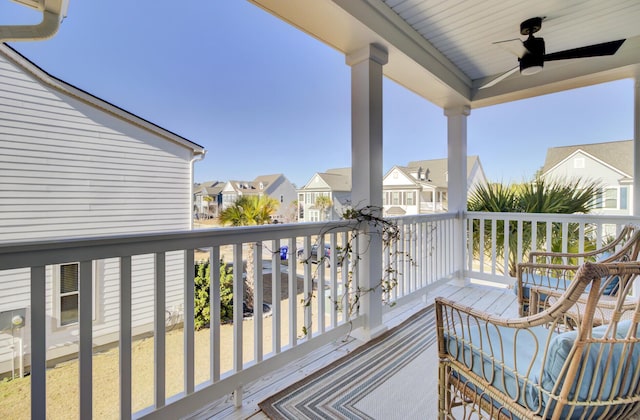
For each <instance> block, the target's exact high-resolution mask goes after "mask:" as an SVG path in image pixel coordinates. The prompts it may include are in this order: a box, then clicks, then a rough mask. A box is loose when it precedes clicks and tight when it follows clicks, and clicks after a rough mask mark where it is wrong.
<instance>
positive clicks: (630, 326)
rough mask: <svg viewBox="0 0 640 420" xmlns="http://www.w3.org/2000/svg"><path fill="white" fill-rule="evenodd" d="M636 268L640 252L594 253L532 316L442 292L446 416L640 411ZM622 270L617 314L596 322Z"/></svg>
mask: <svg viewBox="0 0 640 420" xmlns="http://www.w3.org/2000/svg"><path fill="white" fill-rule="evenodd" d="M638 275H640V263H638V262H624V263H589V262H587V263H585V264H583V265H582V266H580V268H579V269H578V270H577V273H576V276H575V278H574V279H573V280H572V281H571V282H570V283H569V285H568V287H567V289H566V290H565V292H564V293H563V294H562V296H561V297H559V298H558V299H557V301H555V302H554V304H553V305H552V306H550V307H548V308H546V309H545V310H544V311H542V312H540V313H538V314H535V315H531V316H528V317H525V318H514V319H505V318H501V317H499V316H496V315H492V314H490V313H485V312H482V311H477V310H474V309H473V308H470V307H466V306H463V305H459V304H456V303H455V302H452V301H449V300H447V299H443V298H437V299H436V318H437V333H438V352H439V357H440V362H439V406H438V411H439V418H440V419H453V418H455V419H469V418H473V419H477V418H497V419H516V418H518V419H525V418H526V419H569V418H570V419H574V418H580V419H582V418H589V419H592V418H597V419H628V418H633V417H632V416H634V415H638V413H640V327H639V323H640V303H638V302H636V304H635V305H634V306H633V307H632V308H630V307H629V306H627V305H625V301H624V297H625V296H627V295H628V294H629V292H630V291H631V290H632V287H633V283H634V281H635V279H636V278H637V277H638ZM616 276H617V277H620V279H621V281H620V284H621V289H622V290H621V293H619V295H618V298H617V299H618V300H617V303H616V304H615V305H614V309H613V313H612V321H611V323H610V324H607V325H601V326H598V327H594V326H593V322H592V321H593V316H594V312H595V309H596V306H597V303H598V300H599V299H600V298H602V296H603V295H604V289H605V287H606V285H607V284H608V282H609V281H610V280H611V279H612V278H613V277H616ZM622 285H624V286H622ZM587 288H588V289H589V292H588V302H587V304H586V307H585V310H584V311H582V312H581V313H582V316H581V317H579V318H576V320H575V322H576V325H575V326H574V327H575V329H574V330H571V331H567V330H566V323H565V314H566V313H567V312H570V311H571V310H572V308H574V306H575V305H576V304H577V303H578V301H579V299H580V298H581V297H582V296H583V293H584V292H585V290H586V289H587ZM627 312H629V313H627ZM623 318H626V319H624V320H623Z"/></svg>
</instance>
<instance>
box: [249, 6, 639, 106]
mask: <svg viewBox="0 0 640 420" xmlns="http://www.w3.org/2000/svg"><path fill="white" fill-rule="evenodd" d="M249 1H251V2H253V3H255V4H256V5H258V6H260V7H262V8H264V9H265V10H267V11H269V12H270V13H272V14H274V15H276V16H278V17H279V18H281V19H283V20H285V21H287V22H289V23H290V24H292V25H294V26H296V27H298V28H300V29H301V30H303V31H305V32H307V33H309V34H310V35H312V36H314V37H316V38H317V39H319V40H320V41H322V42H324V43H326V44H328V45H330V46H332V47H334V48H336V49H337V50H339V51H341V52H343V53H345V54H348V53H351V52H353V51H357V50H358V49H360V48H362V47H363V46H365V45H368V44H369V43H378V44H380V45H383V46H385V47H386V48H387V49H388V51H389V63H388V64H387V65H385V66H384V72H385V75H386V76H387V77H389V78H390V79H392V80H394V81H396V82H398V83H399V84H401V85H403V86H405V87H406V88H408V89H410V90H412V91H414V92H416V93H417V94H419V95H420V96H423V97H424V98H426V99H427V100H429V101H431V102H433V103H435V104H436V105H438V106H441V107H451V106H458V105H470V106H471V107H473V108H477V107H482V106H487V105H493V104H498V103H504V102H509V101H513V100H517V99H523V98H528V97H532V96H538V95H542V94H547V93H553V92H558V91H562V90H567V89H573V88H577V87H582V86H588V85H592V84H597V83H603V82H607V81H612V80H618V79H622V78H628V77H634V76H635V75H636V74H637V73H638V72H640V70H639V69H640V25H638V22H640V2H638V1H637V0H564V1H557V0H539V1H530V0H509V1H504V0H483V1H475V0H447V1H443V0H296V1H281V0H249ZM536 16H545V17H546V19H545V20H544V22H543V24H542V30H541V31H540V32H539V33H537V34H536V36H538V37H542V38H544V39H545V42H546V49H547V53H552V52H556V51H562V50H566V49H571V48H576V47H581V46H585V45H591V44H597V43H601V42H606V41H612V40H616V39H621V38H626V42H625V43H624V44H623V45H622V47H621V48H620V49H619V50H618V52H617V54H615V55H614V56H609V57H595V58H581V59H573V60H562V61H553V62H548V63H545V66H544V70H543V71H542V72H541V73H538V74H535V75H532V76H521V75H520V74H519V72H516V73H515V74H513V75H512V76H510V77H509V78H507V79H505V80H503V81H502V82H500V83H498V84H496V85H494V86H492V87H490V88H486V89H481V90H479V89H478V87H479V86H482V85H484V84H485V83H487V82H488V81H490V80H493V79H494V78H495V77H498V76H499V75H501V74H502V73H504V72H506V71H507V70H509V69H511V68H513V67H515V66H516V65H517V64H518V61H517V58H516V57H515V56H514V55H512V54H511V53H509V52H507V51H505V50H504V49H502V48H500V47H498V46H496V45H494V44H493V42H495V41H501V40H508V39H514V38H520V39H524V36H521V35H520V33H519V32H520V22H522V21H524V20H526V19H528V18H531V17H536Z"/></svg>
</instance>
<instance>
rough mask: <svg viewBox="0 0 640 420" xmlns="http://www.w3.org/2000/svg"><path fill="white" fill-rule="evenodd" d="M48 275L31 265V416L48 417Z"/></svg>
mask: <svg viewBox="0 0 640 420" xmlns="http://www.w3.org/2000/svg"><path fill="white" fill-rule="evenodd" d="M46 284H47V283H46V275H45V267H44V266H34V267H31V376H30V379H31V418H32V419H39V420H44V419H46V418H47V363H46V360H47V342H46V341H47V329H46V325H47V322H46V315H47V309H46V308H47V305H46Z"/></svg>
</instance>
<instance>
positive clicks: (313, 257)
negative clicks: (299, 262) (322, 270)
mask: <svg viewBox="0 0 640 420" xmlns="http://www.w3.org/2000/svg"><path fill="white" fill-rule="evenodd" d="M336 249H337V254H336V259H337V261H338V262H337V264H338V265H340V264H341V263H342V250H341V249H340V247H337V248H336ZM297 254H298V259H301V258H304V248H298V251H297ZM330 257H331V245H329V244H324V260H325V261H326V262H327V265H329V258H330ZM320 259H321V260H322V257H320ZM309 261H311V262H312V263H313V264H317V263H318V244H313V245H312V246H311V252H310V255H309Z"/></svg>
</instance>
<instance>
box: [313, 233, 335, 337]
mask: <svg viewBox="0 0 640 420" xmlns="http://www.w3.org/2000/svg"><path fill="white" fill-rule="evenodd" d="M318 243H319V244H321V245H322V248H320V247H318V252H320V249H322V255H323V256H324V235H320V236H318ZM329 249H330V251H329V258H328V259H327V260H324V259H323V260H322V262H319V263H318V280H317V283H316V284H317V287H316V301H317V302H318V314H317V315H318V316H317V318H318V327H317V331H318V332H319V333H320V334H322V333H324V310H325V309H324V307H325V305H324V303H325V302H324V299H325V290H324V277H325V270H324V268H325V264H327V263H328V264H329V265H330V266H331V259H332V258H333V259H334V261H335V253H336V250H335V248H331V247H329ZM311 289H312V290H313V284H312V285H311ZM312 293H313V292H312ZM309 308H310V309H311V305H309Z"/></svg>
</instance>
